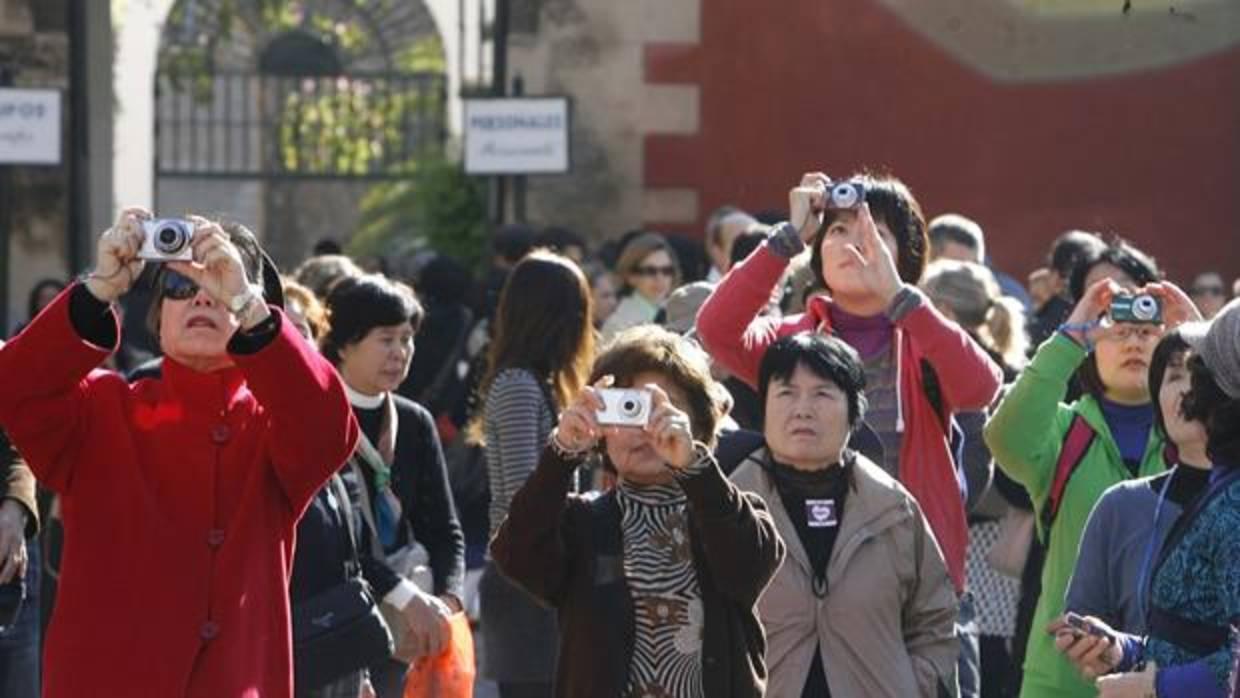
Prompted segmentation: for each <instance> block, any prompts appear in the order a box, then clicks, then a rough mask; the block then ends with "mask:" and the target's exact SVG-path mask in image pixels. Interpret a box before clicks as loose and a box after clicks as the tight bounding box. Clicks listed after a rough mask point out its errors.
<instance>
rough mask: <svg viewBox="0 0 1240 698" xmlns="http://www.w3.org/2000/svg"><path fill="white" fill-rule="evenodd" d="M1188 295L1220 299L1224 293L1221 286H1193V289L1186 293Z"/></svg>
mask: <svg viewBox="0 0 1240 698" xmlns="http://www.w3.org/2000/svg"><path fill="white" fill-rule="evenodd" d="M1188 295H1190V296H1219V297H1222V296H1223V295H1224V291H1223V287H1222V286H1194V287H1193V289H1192V290H1191V291H1189V292H1188Z"/></svg>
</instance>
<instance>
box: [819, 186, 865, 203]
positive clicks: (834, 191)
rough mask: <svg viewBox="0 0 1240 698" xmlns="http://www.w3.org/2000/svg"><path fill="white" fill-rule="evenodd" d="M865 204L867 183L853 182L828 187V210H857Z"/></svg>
mask: <svg viewBox="0 0 1240 698" xmlns="http://www.w3.org/2000/svg"><path fill="white" fill-rule="evenodd" d="M863 202H865V182H861V181H857V180H852V181H848V182H837V183H835V184H832V185H831V186H829V187H827V201H826V204H827V208H836V209H841V208H857V207H858V206H860V205H861V204H862V203H863Z"/></svg>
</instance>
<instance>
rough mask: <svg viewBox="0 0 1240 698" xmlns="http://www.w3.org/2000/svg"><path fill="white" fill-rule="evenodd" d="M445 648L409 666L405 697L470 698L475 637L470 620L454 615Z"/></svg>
mask: <svg viewBox="0 0 1240 698" xmlns="http://www.w3.org/2000/svg"><path fill="white" fill-rule="evenodd" d="M448 627H449V629H450V636H449V638H448V646H447V647H446V648H445V649H444V651H443V652H440V653H439V655H438V656H435V657H424V658H422V659H419V660H417V661H416V662H414V663H413V666H411V667H409V674H408V676H407V677H406V678H405V698H473V696H474V674H475V673H476V669H475V667H474V636H473V633H472V632H471V631H470V629H469V618H467V617H466V616H465V614H464V613H456V614H453V616H452V618H451V620H450V621H449V624H448Z"/></svg>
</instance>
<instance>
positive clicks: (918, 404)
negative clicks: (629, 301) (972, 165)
mask: <svg viewBox="0 0 1240 698" xmlns="http://www.w3.org/2000/svg"><path fill="white" fill-rule="evenodd" d="M789 199H790V202H791V216H792V222H791V223H783V224H781V225H778V226H776V227H775V228H774V229H773V231H772V233H771V235H770V237H769V238H768V239H767V240H766V242H764V243H762V245H761V246H760V247H759V248H758V249H757V250H755V251H754V252H753V254H751V255H750V256H749V257H748V258H746V259H745V260H744V261H743V262H741V263H740V264H737V265H736V266H735V267H733V268H732V270H731V271H730V272H728V275H727V276H725V277H724V278H723V280H722V281H721V282H720V284H719V286H718V288H716V289H715V291H714V293H712V294H711V296H710V298H708V299H707V301H706V303H705V305H703V306H702V310H701V312H700V313H699V314H698V320H697V330H698V335H699V336H700V337H701V339H702V342H703V344H705V346H706V349H707V350H708V351H709V352H710V354H711V356H712V357H713V359H714V360H715V361H717V362H719V363H720V364H722V366H723V367H724V368H726V369H727V370H728V371H730V372H731V373H732V374H733V375H736V376H738V377H740V378H741V379H742V380H744V381H746V382H747V383H749V384H750V385H751V386H752V385H755V383H756V378H757V373H758V364H759V362H760V361H761V359H762V354H763V353H764V352H765V351H766V348H767V346H769V345H770V344H771V343H773V342H774V341H775V340H776V339H777V338H779V337H782V336H784V335H788V334H794V333H797V332H804V331H816V332H822V333H827V334H834V335H838V336H839V337H841V338H842V339H843V340H844V341H846V342H848V343H849V344H851V345H852V346H853V348H855V349H856V350H857V352H858V353H859V354H860V355H861V358H862V360H863V362H864V364H865V371H866V385H867V388H866V398H867V400H868V401H869V404H870V410H869V413H868V417H867V423H868V424H869V426H870V427H871V428H873V429H874V431H875V432H877V433H878V435H879V437H880V439H881V440H882V445H883V447H884V449H883V458H882V461H881V462H880V463H879V465H880V466H881V467H882V468H883V469H884V470H886V471H887V472H888V473H889V474H891V475H893V476H895V477H896V478H897V479H898V480H899V481H900V482H901V483H903V484H904V485H905V487H907V488H908V490H909V491H910V492H911V493H912V494H913V496H914V497H916V498H917V501H918V503H920V504H921V507H922V509H923V510H924V512H925V515H926V518H927V520H929V522H930V527H931V529H932V530H933V531H934V534H935V537H936V538H937V539H938V541H939V545H940V546H941V547H942V548H943V554H944V557H945V558H946V560H947V569H948V572H949V573H950V575H951V578H952V581H953V582H954V584H955V586H956V590H957V592H961V591H963V589H964V558H965V546H966V544H967V542H968V526H967V522H966V519H965V511H964V500H963V498H962V496H961V492H960V486H959V484H958V480H957V478H956V471H955V465H954V462H953V459H952V452H951V443H950V434H951V428H950V421H951V415H952V413H953V412H955V411H956V410H958V409H982V408H984V407H986V406H987V405H989V404H990V401H991V400H992V399H993V398H994V396H995V393H996V392H997V391H998V389H999V385H1000V383H1001V381H1002V373H1001V371H1000V369H999V366H998V365H996V364H995V362H994V361H992V360H991V359H990V357H989V356H987V354H986V352H985V351H983V350H982V348H981V347H979V346H978V345H977V344H976V343H975V342H974V341H973V340H972V339H971V338H970V337H969V335H968V334H967V333H966V332H965V331H964V330H962V329H960V327H958V326H957V325H956V324H955V323H953V322H951V321H949V320H947V319H946V318H944V317H943V316H942V315H941V314H939V312H938V311H937V310H935V309H934V306H933V305H932V304H931V303H930V302H929V301H928V300H927V299H926V297H925V296H924V295H922V293H921V291H919V290H917V287H916V283H917V282H918V280H919V279H920V278H921V274H922V270H923V269H924V268H925V253H926V250H927V244H926V233H925V228H926V225H925V219H924V217H923V216H922V213H921V207H920V206H919V205H918V204H917V201H916V200H915V199H914V198H913V195H912V193H911V192H909V190H908V188H907V187H906V186H905V185H904V184H903V183H902V182H900V181H899V180H896V179H893V178H874V177H868V176H857V177H854V178H853V179H851V180H849V181H848V182H843V183H832V182H831V180H830V179H829V178H828V177H827V176H826V175H824V174H822V173H821V172H814V173H809V174H806V175H805V176H804V177H803V178H802V180H801V184H800V186H798V187H796V188H794V189H793V190H792V192H791V193H790V195H789ZM807 245H808V246H809V247H810V249H811V251H812V261H811V264H812V266H813V272H814V275H815V276H816V278H817V281H818V284H819V285H820V286H821V287H822V288H825V289H826V290H827V293H829V294H830V295H829V296H826V295H818V296H815V297H813V298H811V299H810V300H809V302H808V305H807V308H806V311H805V313H803V314H801V315H793V316H788V317H784V318H778V317H769V316H762V315H759V311H761V310H762V309H763V308H764V307H765V306H766V304H767V302H768V301H769V299H770V297H771V293H772V291H773V290H774V289H775V287H776V285H777V284H779V283H780V281H781V280H782V279H783V277H784V272H785V270H786V269H787V268H788V264H789V261H790V260H791V259H792V258H793V257H794V256H796V255H798V254H800V253H801V251H802V250H804V249H805V247H806V246H807Z"/></svg>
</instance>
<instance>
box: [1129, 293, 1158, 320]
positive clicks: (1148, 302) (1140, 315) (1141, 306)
mask: <svg viewBox="0 0 1240 698" xmlns="http://www.w3.org/2000/svg"><path fill="white" fill-rule="evenodd" d="M1132 314H1133V316H1134V317H1136V318H1137V319H1139V320H1153V319H1154V316H1156V315H1158V301H1157V300H1155V299H1154V297H1153V296H1137V297H1136V299H1134V300H1133V301H1132Z"/></svg>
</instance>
